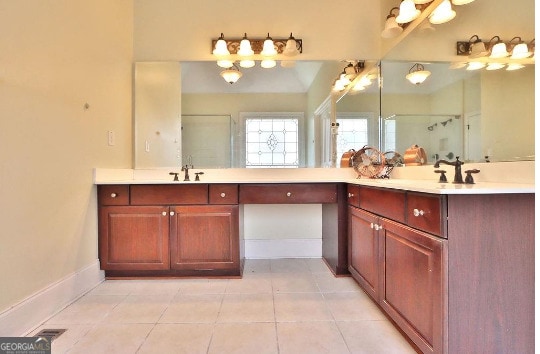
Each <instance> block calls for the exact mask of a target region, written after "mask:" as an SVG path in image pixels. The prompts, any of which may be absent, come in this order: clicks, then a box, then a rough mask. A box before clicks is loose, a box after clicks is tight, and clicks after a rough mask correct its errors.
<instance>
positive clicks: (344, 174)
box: [94, 168, 535, 194]
mask: <svg viewBox="0 0 540 354" xmlns="http://www.w3.org/2000/svg"><path fill="white" fill-rule="evenodd" d="M170 172H171V169H150V170H137V169H103V168H96V169H94V184H187V183H331V182H342V183H352V184H358V185H365V186H373V187H380V188H392V189H400V190H408V191H415V192H423V193H432V194H508V193H510V194H511V193H534V191H535V187H534V183H512V182H505V181H501V182H491V181H489V182H488V181H479V182H477V183H475V184H453V183H451V182H449V183H438V182H437V181H436V178H437V176H435V175H431V174H430V175H429V176H430V177H433V178H432V179H422V178H414V179H406V178H392V179H368V178H360V179H359V178H356V173H355V172H354V170H353V169H350V168H349V169H341V168H300V169H293V168H291V169H288V168H279V169H274V168H265V169H258V168H257V169H245V168H228V169H193V170H190V181H189V182H184V181H183V179H184V173H183V172H180V171H178V170H176V171H174V172H179V175H178V177H179V179H180V181H178V182H175V181H173V176H171V175H169V173H170ZM195 172H204V174H203V175H201V176H200V179H201V181H200V182H195V181H194V179H195ZM475 177H476V176H475Z"/></svg>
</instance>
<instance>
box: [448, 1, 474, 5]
mask: <svg viewBox="0 0 540 354" xmlns="http://www.w3.org/2000/svg"><path fill="white" fill-rule="evenodd" d="M473 1H474V0H452V4H454V5H465V4H468V3H471V2H473Z"/></svg>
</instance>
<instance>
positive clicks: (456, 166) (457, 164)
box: [433, 156, 464, 183]
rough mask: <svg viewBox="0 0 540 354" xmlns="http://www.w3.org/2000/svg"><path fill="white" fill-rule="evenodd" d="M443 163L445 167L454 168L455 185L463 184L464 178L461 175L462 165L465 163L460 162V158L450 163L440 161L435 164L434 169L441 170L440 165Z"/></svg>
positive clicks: (457, 157)
mask: <svg viewBox="0 0 540 354" xmlns="http://www.w3.org/2000/svg"><path fill="white" fill-rule="evenodd" d="M441 163H443V164H445V165H450V166H454V170H455V175H454V181H453V183H463V176H462V175H461V165H463V164H464V162H463V161H459V156H456V161H454V162H450V161H447V160H438V161H437V162H435V165H433V167H435V168H439V165H440V164H441Z"/></svg>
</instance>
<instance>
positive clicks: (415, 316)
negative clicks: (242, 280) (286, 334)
mask: <svg viewBox="0 0 540 354" xmlns="http://www.w3.org/2000/svg"><path fill="white" fill-rule="evenodd" d="M201 177H204V178H201V181H199V182H173V181H172V178H171V176H169V175H168V171H165V170H154V171H150V170H147V171H137V170H106V169H96V171H95V176H94V178H95V184H97V185H98V188H97V189H98V208H99V257H100V262H101V268H102V269H103V270H105V274H106V276H107V277H109V278H122V277H184V276H233V277H240V276H242V268H243V260H244V239H243V207H244V205H247V204H312V203H313V204H321V205H322V215H321V219H322V258H323V259H324V260H325V262H326V263H327V265H328V266H329V268H330V269H331V270H332V272H333V273H334V274H335V275H336V276H352V277H353V278H354V279H355V280H356V281H357V282H358V284H359V285H360V286H361V287H362V288H363V289H364V291H365V292H366V293H367V294H368V295H369V296H370V297H371V298H372V299H373V301H374V302H376V303H377V304H378V305H379V306H380V308H381V309H382V310H383V311H384V312H385V313H386V315H387V316H388V317H389V318H391V319H392V321H393V322H394V323H395V324H396V325H397V326H398V327H399V328H400V330H401V331H402V332H403V333H405V335H406V336H407V337H408V338H409V339H410V340H411V341H412V342H413V343H414V344H415V345H416V346H417V347H418V349H420V350H421V351H422V352H424V353H457V352H463V351H464V349H466V351H467V352H516V353H517V352H519V353H526V352H531V351H532V350H533V348H534V311H533V309H534V184H532V183H531V184H528V183H525V184H517V183H493V182H478V183H476V184H473V185H455V184H452V183H448V184H441V183H437V182H435V181H431V180H406V179H390V180H371V179H356V178H355V177H356V175H355V174H354V172H353V171H352V169H225V170H223V169H221V170H217V169H216V170H205V171H204V175H203V176H201Z"/></svg>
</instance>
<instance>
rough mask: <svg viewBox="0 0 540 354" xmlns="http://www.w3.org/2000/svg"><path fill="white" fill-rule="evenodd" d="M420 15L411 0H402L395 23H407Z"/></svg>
mask: <svg viewBox="0 0 540 354" xmlns="http://www.w3.org/2000/svg"><path fill="white" fill-rule="evenodd" d="M418 16H420V10H418V9H417V8H416V6H415V4H414V1H413V0H403V1H402V2H401V4H400V5H399V14H398V15H397V17H396V22H397V23H409V22H411V21H414V20H415V19H416V18H417V17H418Z"/></svg>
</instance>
